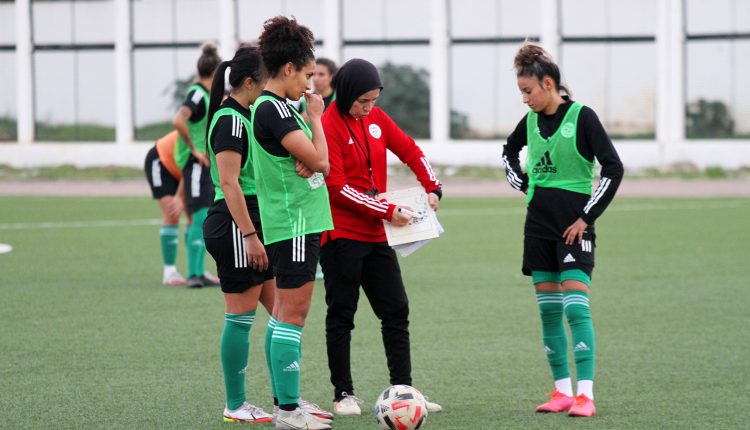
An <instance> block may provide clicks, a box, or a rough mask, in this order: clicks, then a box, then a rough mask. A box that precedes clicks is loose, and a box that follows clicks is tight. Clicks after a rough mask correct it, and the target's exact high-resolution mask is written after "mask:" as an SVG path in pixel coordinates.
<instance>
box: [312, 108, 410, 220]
mask: <svg viewBox="0 0 750 430" xmlns="http://www.w3.org/2000/svg"><path fill="white" fill-rule="evenodd" d="M339 121H343V119H339V118H335V117H331V116H329V118H328V119H327V120H326V122H325V123H324V124H323V130H324V132H325V135H326V142H327V143H328V161H329V165H330V171H329V173H328V176H327V177H326V187H328V197H329V199H330V201H331V206H337V207H340V208H343V209H346V210H347V211H350V212H353V213H355V214H358V215H361V216H363V217H368V218H372V219H384V220H386V221H391V220H392V218H393V213H394V211H395V210H396V205H392V204H390V203H388V202H387V201H385V200H384V199H377V198H375V196H372V195H371V194H368V193H367V192H366V191H367V190H362V189H360V188H358V187H355V186H353V185H351V184H350V183H349V178H348V175H347V173H346V169H345V166H344V155H343V154H344V153H343V148H344V145H347V142H348V141H349V134H342V133H340V132H339V130H338V129H337V124H341V125H340V126H341V127H344V125H343V123H341V122H339Z"/></svg>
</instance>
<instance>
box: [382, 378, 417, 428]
mask: <svg viewBox="0 0 750 430" xmlns="http://www.w3.org/2000/svg"><path fill="white" fill-rule="evenodd" d="M375 418H376V419H377V421H378V424H380V428H381V429H384V430H417V429H421V428H424V426H425V422H426V421H427V402H426V400H425V398H424V396H422V393H420V392H419V390H417V389H416V388H414V387H411V386H409V385H393V386H391V387H388V388H386V389H385V390H383V392H382V393H380V395H379V396H378V400H377V401H376V402H375Z"/></svg>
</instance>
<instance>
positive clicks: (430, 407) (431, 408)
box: [424, 397, 443, 412]
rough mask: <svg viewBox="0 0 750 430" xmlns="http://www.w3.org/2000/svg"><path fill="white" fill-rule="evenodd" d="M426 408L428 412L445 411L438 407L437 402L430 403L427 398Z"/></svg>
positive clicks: (425, 400)
mask: <svg viewBox="0 0 750 430" xmlns="http://www.w3.org/2000/svg"><path fill="white" fill-rule="evenodd" d="M424 403H425V406H426V407H427V411H428V412H441V411H442V410H443V407H442V406H440V405H438V404H437V403H435V402H431V401H429V399H427V397H425V398H424Z"/></svg>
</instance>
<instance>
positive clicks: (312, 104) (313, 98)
mask: <svg viewBox="0 0 750 430" xmlns="http://www.w3.org/2000/svg"><path fill="white" fill-rule="evenodd" d="M305 101H306V102H307V107H306V108H305V109H306V112H307V116H308V117H310V121H314V120H317V119H320V117H321V116H322V115H323V111H324V110H325V107H326V105H325V103H323V97H321V96H320V94H313V93H305Z"/></svg>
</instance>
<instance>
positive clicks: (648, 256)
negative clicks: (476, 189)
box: [0, 196, 750, 430]
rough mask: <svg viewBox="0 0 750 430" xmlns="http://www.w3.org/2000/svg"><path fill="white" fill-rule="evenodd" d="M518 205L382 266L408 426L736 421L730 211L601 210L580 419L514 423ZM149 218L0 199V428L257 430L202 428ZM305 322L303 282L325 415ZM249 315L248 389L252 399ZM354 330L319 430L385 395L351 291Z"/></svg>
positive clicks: (745, 353)
mask: <svg viewBox="0 0 750 430" xmlns="http://www.w3.org/2000/svg"><path fill="white" fill-rule="evenodd" d="M448 197H449V196H448ZM523 206H524V205H523V201H522V199H521V198H520V197H519V198H518V199H451V198H450V197H449V198H447V199H446V200H445V201H444V202H443V203H442V208H441V211H440V214H441V215H440V218H441V221H442V223H443V225H444V227H445V228H446V233H445V235H444V236H443V237H441V238H440V239H439V240H436V241H434V242H433V243H430V244H429V245H427V246H426V247H425V248H423V249H421V250H420V251H418V252H417V253H416V254H414V255H412V256H410V257H408V258H405V259H402V270H403V273H404V277H405V281H406V285H407V289H408V292H409V296H410V300H411V309H412V314H411V333H412V360H413V367H414V384H415V385H416V386H417V387H418V388H419V389H421V390H422V391H423V392H424V393H426V394H427V395H428V396H430V398H431V399H433V400H435V401H437V402H439V403H441V404H442V405H443V406H444V407H445V412H443V413H440V414H433V415H431V416H430V417H429V420H428V423H427V426H426V428H427V429H500V428H512V429H537V428H538V429H549V428H560V429H566V428H570V429H574V428H575V429H581V428H583V429H585V428H592V429H593V428H596V429H614V428H616V429H656V428H659V429H667V428H675V429H677V428H680V429H682V428H717V429H718V428H722V429H729V428H747V418H746V417H745V414H744V413H745V412H746V410H747V403H748V400H750V395H749V394H748V393H750V360H749V359H748V357H750V330H748V322H750V311H749V310H748V309H750V295H749V294H748V292H747V290H746V288H747V282H748V278H749V276H748V275H750V246H749V245H748V243H750V228H748V226H747V216H748V215H747V214H748V212H749V211H750V201H748V200H746V199H745V200H741V199H701V200H685V199H668V200H649V199H625V198H623V199H616V200H615V202H614V203H613V204H612V206H611V207H610V209H609V210H608V211H607V212H606V213H605V214H604V216H603V218H602V219H601V220H600V221H599V222H598V223H597V233H598V236H599V237H598V245H599V247H598V249H597V268H596V270H595V272H594V279H593V292H592V313H593V316H594V323H595V328H596V333H597V351H598V356H597V377H596V384H595V393H596V405H597V409H598V413H599V415H598V416H597V417H596V418H593V419H572V418H568V417H567V416H564V415H535V414H534V413H533V412H532V411H533V408H534V407H535V406H536V405H537V404H538V403H540V402H541V401H543V400H544V397H543V395H544V392H545V391H550V390H551V385H552V384H551V380H550V372H549V369H548V367H547V364H546V361H545V357H544V354H543V353H542V351H541V335H540V323H539V317H538V312H537V307H536V303H535V300H534V295H533V293H532V289H531V287H530V282H529V279H528V278H525V277H523V276H521V274H520V256H521V245H522V227H523V218H524V207H523ZM158 216H159V213H158V208H157V206H156V204H155V203H154V202H152V201H149V200H148V199H145V198H15V197H2V198H0V243H7V244H10V245H12V246H13V248H14V249H13V251H12V252H10V253H7V254H0V274H2V278H1V279H2V280H1V281H0V293H2V295H1V296H0V297H1V299H0V318H1V319H2V324H0V406H1V407H0V428H2V429H24V428H30V429H38V428H54V429H81V428H87V429H88V428H107V429H135V428H159V429H171V428H174V429H198V428H200V429H211V428H215V429H226V428H228V427H230V426H233V427H239V428H250V427H253V428H272V427H271V426H269V425H230V424H224V423H223V422H222V421H221V411H222V407H223V404H224V397H223V382H222V376H221V365H220V361H219V336H220V333H221V328H222V324H223V299H222V297H221V293H220V292H219V290H218V289H203V290H198V291H188V290H186V289H184V288H175V287H164V286H161V285H159V283H160V280H161V267H160V252H159V241H158V225H159V220H158ZM184 259H185V249H184V246H182V244H181V245H180V253H179V257H178V261H179V263H178V265H179V266H180V267H181V268H184V266H185V264H184ZM209 260H210V257H209ZM212 266H213V264H212V262H209V264H208V267H209V268H211V267H212ZM324 314H325V310H324V303H323V288H322V284H319V285H318V286H317V291H316V293H315V296H314V299H313V304H312V310H311V312H310V316H309V318H308V323H307V326H306V328H305V332H304V339H305V341H304V352H303V368H304V371H303V373H302V375H303V381H302V392H303V395H304V396H305V398H307V399H309V400H313V401H316V402H319V403H321V405H323V406H324V407H330V406H331V403H330V400H331V392H332V389H331V386H330V384H329V382H328V370H327V364H326V360H325V345H324V328H323V321H324ZM258 315H259V317H258V319H257V320H256V324H255V326H254V328H253V329H252V331H251V342H252V346H251V361H250V366H249V370H248V375H249V377H248V389H249V398H250V399H251V401H254V402H255V403H257V404H259V405H261V406H263V407H266V408H270V407H271V402H270V391H269V388H268V375H267V370H266V365H265V361H264V359H263V351H262V349H263V334H264V330H265V322H266V320H267V315H266V313H265V311H262V310H261V311H259V312H258ZM356 325H357V328H356V330H355V331H354V333H353V348H352V368H353V375H354V380H355V388H356V390H357V395H358V396H359V397H361V398H362V399H365V401H366V403H365V405H364V406H365V407H364V413H363V416H362V417H342V418H337V419H336V420H335V423H334V428H335V429H342V430H343V429H375V428H377V427H376V425H375V423H374V419H373V418H372V414H371V408H372V405H373V404H374V399H375V397H376V396H377V394H378V393H379V392H380V390H382V389H383V388H385V386H387V385H388V377H387V371H386V365H385V358H384V354H383V348H382V343H381V341H380V332H379V327H378V322H377V320H376V319H375V318H374V317H373V315H372V311H371V310H370V308H369V304H368V303H367V302H366V299H365V298H364V297H363V298H362V301H361V303H360V311H359V312H358V314H357V320H356ZM571 363H572V360H571Z"/></svg>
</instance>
